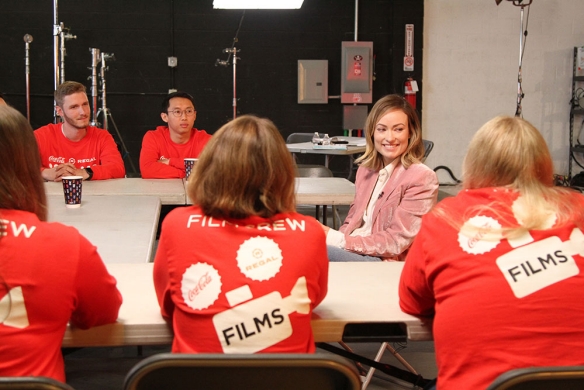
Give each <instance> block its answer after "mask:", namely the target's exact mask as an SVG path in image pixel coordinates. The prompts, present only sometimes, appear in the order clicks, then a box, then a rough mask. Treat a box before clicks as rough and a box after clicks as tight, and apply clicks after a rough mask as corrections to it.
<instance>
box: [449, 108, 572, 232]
mask: <svg viewBox="0 0 584 390" xmlns="http://www.w3.org/2000/svg"><path fill="white" fill-rule="evenodd" d="M486 187H507V188H510V189H514V190H516V191H518V192H519V193H520V195H521V205H522V207H520V208H519V209H514V214H515V218H516V219H517V221H518V222H519V225H517V224H515V226H512V225H511V227H510V228H509V229H503V230H504V231H503V232H502V233H503V234H505V235H506V236H507V237H509V235H510V234H513V235H519V234H521V233H522V232H525V231H527V230H532V229H542V228H546V226H547V224H548V223H549V218H550V215H553V214H555V217H556V223H562V222H565V221H566V220H568V219H569V218H571V217H573V216H574V211H578V210H579V207H576V209H575V207H574V206H575V204H576V199H575V197H574V196H573V195H574V194H573V192H571V191H570V190H568V189H565V188H560V187H554V185H553V163H552V159H551V156H550V152H549V150H548V147H547V145H546V142H545V140H544V139H543V137H542V136H541V134H540V133H539V131H538V130H537V129H536V128H535V127H534V126H533V125H532V124H531V123H529V122H528V121H526V120H524V119H522V118H518V117H509V116H498V117H496V118H493V119H491V120H490V121H488V122H487V123H485V124H484V125H483V126H482V127H481V128H480V129H479V130H478V131H477V133H476V134H475V136H474V137H473V139H472V140H471V142H470V145H469V147H468V151H467V153H466V157H465V159H464V163H463V188H464V189H476V188H486ZM495 206H496V205H483V206H479V207H474V208H471V209H469V210H467V212H466V213H465V214H467V215H466V216H464V218H467V217H469V216H470V214H474V215H478V213H480V211H481V210H485V209H488V210H491V211H494V210H495V209H496V208H497V207H495ZM508 207H509V206H506V208H508ZM438 210H440V207H437V211H438Z"/></svg>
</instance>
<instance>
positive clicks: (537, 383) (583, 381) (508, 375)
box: [487, 366, 584, 390]
mask: <svg viewBox="0 0 584 390" xmlns="http://www.w3.org/2000/svg"><path fill="white" fill-rule="evenodd" d="M548 389H562V390H576V389H578V390H581V389H584V366H567V367H529V368H519V369H516V370H511V371H508V372H505V373H503V374H501V375H499V377H498V378H497V379H495V381H494V382H493V383H491V385H490V386H489V387H488V388H487V390H548Z"/></svg>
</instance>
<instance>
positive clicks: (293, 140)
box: [286, 133, 324, 144]
mask: <svg viewBox="0 0 584 390" xmlns="http://www.w3.org/2000/svg"><path fill="white" fill-rule="evenodd" d="M313 135H314V133H292V134H290V135H289V136H288V138H286V143H287V144H298V143H300V142H312V136H313ZM318 136H319V137H320V138H323V137H324V133H318Z"/></svg>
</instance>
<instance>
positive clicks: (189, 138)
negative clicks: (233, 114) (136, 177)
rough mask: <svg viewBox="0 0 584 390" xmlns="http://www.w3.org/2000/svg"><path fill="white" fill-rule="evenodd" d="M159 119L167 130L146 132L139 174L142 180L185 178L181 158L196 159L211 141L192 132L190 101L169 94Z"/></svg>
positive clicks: (185, 95) (201, 133)
mask: <svg viewBox="0 0 584 390" xmlns="http://www.w3.org/2000/svg"><path fill="white" fill-rule="evenodd" d="M160 117H161V118H162V120H163V121H164V122H166V123H167V125H168V126H158V127H157V128H156V130H150V131H148V132H146V134H145V135H144V138H143V140H142V150H141V151H140V172H141V174H142V178H144V179H170V178H183V177H185V165H184V159H185V158H198V157H199V154H200V153H201V151H202V150H203V148H204V147H205V145H206V144H207V141H209V139H210V138H211V135H209V134H207V132H205V131H204V130H198V129H195V128H193V125H194V124H195V119H196V117H197V111H195V104H194V101H193V97H192V96H191V95H189V94H188V93H186V92H180V91H179V92H173V93H171V94H169V95H168V96H167V97H166V98H165V99H164V101H163V102H162V110H161V113H160Z"/></svg>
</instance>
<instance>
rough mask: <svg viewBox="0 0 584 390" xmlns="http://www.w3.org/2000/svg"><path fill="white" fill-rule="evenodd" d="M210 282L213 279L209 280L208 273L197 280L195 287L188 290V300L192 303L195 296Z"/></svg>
mask: <svg viewBox="0 0 584 390" xmlns="http://www.w3.org/2000/svg"><path fill="white" fill-rule="evenodd" d="M212 280H213V278H211V276H210V275H209V272H207V273H206V274H205V275H203V276H201V277H200V278H199V282H198V283H197V284H196V285H195V287H194V288H193V289H191V290H189V300H191V301H192V300H193V299H195V298H196V297H197V295H199V294H200V293H201V292H202V291H203V290H204V289H205V287H207V285H208V284H209V283H211V281H212Z"/></svg>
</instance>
